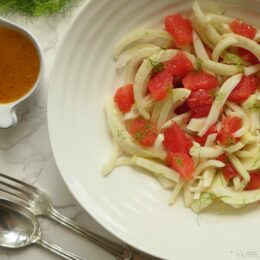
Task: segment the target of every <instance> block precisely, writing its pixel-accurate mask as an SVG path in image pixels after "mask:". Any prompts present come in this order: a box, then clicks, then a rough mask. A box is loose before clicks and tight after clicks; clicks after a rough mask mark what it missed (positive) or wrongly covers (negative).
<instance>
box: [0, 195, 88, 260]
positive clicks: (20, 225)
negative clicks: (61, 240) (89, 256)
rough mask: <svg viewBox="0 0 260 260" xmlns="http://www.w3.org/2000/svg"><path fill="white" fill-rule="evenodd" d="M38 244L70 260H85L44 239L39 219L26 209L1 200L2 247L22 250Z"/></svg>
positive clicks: (0, 243) (0, 230)
mask: <svg viewBox="0 0 260 260" xmlns="http://www.w3.org/2000/svg"><path fill="white" fill-rule="evenodd" d="M30 244H38V245H40V246H42V247H44V248H46V249H48V250H50V251H52V252H53V253H55V254H57V255H59V256H61V257H63V258H65V259H70V260H83V258H81V257H78V256H76V255H74V254H72V253H70V252H68V251H66V250H64V249H62V248H61V247H59V246H57V245H55V244H53V243H51V242H49V241H47V240H45V239H43V237H42V235H41V231H40V228H39V222H38V220H37V218H36V217H35V216H34V215H33V214H32V213H31V212H30V211H29V210H27V209H26V208H23V207H21V206H20V205H18V204H16V203H13V202H10V201H7V200H4V199H0V246H2V247H7V248H21V247H25V246H28V245H30Z"/></svg>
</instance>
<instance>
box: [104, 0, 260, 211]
mask: <svg viewBox="0 0 260 260" xmlns="http://www.w3.org/2000/svg"><path fill="white" fill-rule="evenodd" d="M192 10H193V12H192V16H191V17H185V16H184V15H182V14H170V15H169V16H166V17H165V18H164V28H163V29H142V30H140V29H139V30H136V31H134V32H132V33H130V34H129V35H126V36H125V37H124V38H122V39H121V40H120V41H119V42H118V44H117V46H116V48H115V52H114V58H115V60H116V61H117V69H120V70H124V75H125V84H124V85H123V86H121V87H119V88H118V89H117V90H116V92H115V94H114V96H113V97H111V98H109V99H108V101H107V103H106V115H107V120H108V125H109V129H110V132H111V134H112V136H113V149H112V152H111V157H110V159H109V161H108V162H107V163H106V164H105V165H104V166H103V169H102V172H103V174H104V175H108V174H109V173H110V172H111V171H112V170H113V169H114V168H116V167H119V166H126V165H127V166H138V167H140V168H143V169H144V170H146V171H147V172H149V173H150V174H151V175H152V176H153V177H155V178H156V179H157V180H158V182H159V183H160V184H161V185H162V187H163V188H164V189H167V190H171V191H172V193H171V196H170V199H169V203H170V204H173V203H174V202H175V201H176V198H177V197H178V196H179V195H182V196H183V198H184V204H185V206H186V207H190V208H192V209H193V210H194V211H195V212H200V211H201V210H203V209H205V208H206V207H208V206H209V205H210V204H212V203H213V202H214V201H215V200H220V201H222V202H224V203H225V204H228V205H230V206H232V207H234V208H240V207H244V206H246V205H247V204H250V203H253V202H256V201H259V200H260V30H259V29H258V28H257V27H256V26H254V25H251V24H248V22H247V21H242V20H240V19H239V18H234V17H228V16H226V15H224V14H215V13H208V12H205V11H204V10H202V9H201V7H200V6H199V4H198V3H197V2H194V4H193V6H192Z"/></svg>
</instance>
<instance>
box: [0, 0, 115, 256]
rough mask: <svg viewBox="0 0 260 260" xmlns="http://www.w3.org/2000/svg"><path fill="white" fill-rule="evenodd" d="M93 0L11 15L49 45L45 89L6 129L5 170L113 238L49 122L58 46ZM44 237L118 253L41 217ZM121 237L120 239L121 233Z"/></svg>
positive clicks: (81, 251) (1, 146)
mask: <svg viewBox="0 0 260 260" xmlns="http://www.w3.org/2000/svg"><path fill="white" fill-rule="evenodd" d="M87 2H88V1H81V2H78V3H77V6H75V7H74V8H73V9H72V10H71V11H67V12H66V13H61V14H56V15H53V16H50V17H36V18H26V17H23V16H17V15H11V16H10V15H9V16H6V18H8V19H10V20H11V21H14V22H17V23H18V24H20V25H22V26H25V27H26V28H28V29H29V30H30V31H31V32H32V33H33V34H34V35H35V36H36V37H37V39H38V40H39V42H40V44H41V46H42V49H43V51H44V60H45V79H44V82H43V84H42V86H41V88H40V90H39V92H38V93H37V94H36V95H35V96H34V97H32V98H31V99H30V100H28V101H27V102H26V103H24V104H23V105H22V106H21V107H20V108H19V109H18V110H17V114H18V118H19V123H18V124H17V125H16V126H15V127H12V128H10V129H7V130H3V129H1V130H0V165H1V166H0V171H1V172H3V173H6V174H9V175H11V176H14V177H16V178H19V179H21V180H23V181H26V182H28V183H31V184H33V185H36V186H37V187H39V188H41V189H43V190H45V191H47V192H48V193H49V195H50V196H51V198H52V200H53V202H54V205H55V207H56V208H57V209H58V210H59V211H60V212H61V213H63V214H64V215H66V216H67V217H69V218H71V219H73V220H74V221H76V222H77V223H79V224H80V225H82V226H84V227H87V228H88V229H90V230H93V231H95V232H96V233H99V234H101V235H103V236H106V237H108V238H110V239H115V238H114V237H113V236H112V235H111V234H109V233H108V232H107V231H105V230H104V229H103V228H102V227H101V226H100V225H99V224H97V223H96V222H95V220H93V219H92V218H91V217H90V216H89V215H88V213H86V212H85V211H84V210H83V209H82V208H81V207H80V206H79V205H78V203H77V202H76V201H75V199H74V198H73V196H72V195H71V194H70V192H69V190H68V189H67V187H66V185H65V183H64V181H63V180H62V177H61V175H60V173H59V170H58V169H57V167H56V164H55V161H54V158H53V155H52V150H51V145H50V142H49V135H48V126H47V116H46V110H47V109H46V107H47V96H48V80H49V77H50V73H51V70H52V66H53V62H54V59H55V55H56V52H57V49H58V48H59V46H60V44H61V42H62V38H63V36H64V34H65V33H66V31H67V30H68V28H69V26H70V25H71V23H72V22H73V19H74V18H75V17H76V16H77V14H78V13H79V12H80V10H81V9H82V8H83V7H84V5H85V4H87ZM40 224H41V229H42V233H43V235H44V237H46V238H48V239H50V240H51V241H53V242H55V243H57V244H58V245H60V246H62V247H64V248H66V249H69V250H71V251H73V252H74V253H77V254H78V255H81V256H84V257H86V258H87V259H89V260H99V259H102V260H103V259H105V260H110V259H115V258H114V257H112V256H111V255H109V254H108V253H106V252H105V251H103V250H102V249H100V248H99V247H97V246H95V245H94V244H92V243H91V242H89V241H88V240H87V239H84V238H82V237H81V236H80V235H77V234H75V233H73V232H72V231H70V230H68V229H66V228H64V227H62V226H60V225H58V224H57V223H54V222H53V221H51V220H48V219H44V218H42V219H40ZM115 240H116V239H115ZM0 259H1V260H21V259H26V260H35V259H37V260H45V259H53V260H55V259H60V258H59V257H56V256H55V255H53V254H51V253H49V252H48V251H47V250H45V249H42V248H40V247H38V246H37V245H35V246H30V247H27V248H24V249H22V250H6V249H0Z"/></svg>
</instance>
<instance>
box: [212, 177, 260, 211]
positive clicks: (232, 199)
mask: <svg viewBox="0 0 260 260" xmlns="http://www.w3.org/2000/svg"><path fill="white" fill-rule="evenodd" d="M210 191H211V192H212V193H213V194H214V195H215V196H217V197H218V198H219V199H220V200H222V201H223V202H224V203H226V204H229V205H231V206H232V205H246V204H250V203H253V202H256V201H258V200H260V192H259V190H252V191H235V190H234V189H232V188H229V187H227V186H225V185H223V182H222V180H221V176H218V177H217V179H216V181H215V182H214V184H213V185H212V187H211V189H210Z"/></svg>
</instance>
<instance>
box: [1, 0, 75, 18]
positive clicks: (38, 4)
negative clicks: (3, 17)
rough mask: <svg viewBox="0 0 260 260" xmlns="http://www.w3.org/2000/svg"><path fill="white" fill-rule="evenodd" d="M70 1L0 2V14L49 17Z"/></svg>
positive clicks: (14, 0)
mask: <svg viewBox="0 0 260 260" xmlns="http://www.w3.org/2000/svg"><path fill="white" fill-rule="evenodd" d="M71 2H72V0H0V12H1V13H6V12H19V13H21V14H23V15H27V16H42V15H50V14H52V13H55V12H59V11H63V10H64V9H66V8H67V7H68V6H70V4H71Z"/></svg>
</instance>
